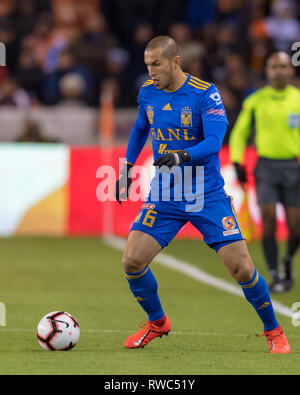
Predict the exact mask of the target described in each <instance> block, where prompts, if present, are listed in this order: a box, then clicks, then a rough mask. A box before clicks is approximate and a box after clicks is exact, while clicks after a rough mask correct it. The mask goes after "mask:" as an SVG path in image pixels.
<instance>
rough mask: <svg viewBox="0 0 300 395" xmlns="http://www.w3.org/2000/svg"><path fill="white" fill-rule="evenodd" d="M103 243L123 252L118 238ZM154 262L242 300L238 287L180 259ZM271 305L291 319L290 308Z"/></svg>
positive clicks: (161, 258) (162, 256) (160, 257)
mask: <svg viewBox="0 0 300 395" xmlns="http://www.w3.org/2000/svg"><path fill="white" fill-rule="evenodd" d="M103 241H104V243H105V244H107V245H108V246H110V247H113V248H115V249H118V250H121V251H122V250H123V249H124V246H125V240H124V239H121V238H118V237H108V238H104V239H103ZM154 262H157V263H160V264H161V265H163V266H166V267H168V268H170V269H173V270H176V271H178V272H180V273H183V274H185V275H186V276H188V277H191V278H193V279H194V280H197V281H199V282H202V283H204V284H207V285H210V286H211V287H214V288H217V289H219V290H222V291H225V292H227V293H230V294H233V295H236V296H240V297H243V298H244V294H243V291H242V290H241V288H240V287H239V286H238V285H234V284H230V283H229V282H228V281H225V280H222V279H220V278H218V277H215V276H213V275H211V274H208V273H206V272H204V271H203V270H201V269H199V268H197V267H196V266H193V265H191V264H189V263H187V262H185V261H182V260H181V259H178V258H175V257H172V256H170V255H167V254H164V253H160V254H158V255H157V257H156V258H155V259H154ZM272 304H273V307H274V310H275V311H276V312H277V313H278V314H281V315H283V316H285V317H288V318H292V316H293V314H294V312H293V311H292V309H291V308H289V307H287V306H285V305H284V304H282V303H281V302H277V301H275V300H274V299H272Z"/></svg>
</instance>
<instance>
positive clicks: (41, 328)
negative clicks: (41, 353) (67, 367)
mask: <svg viewBox="0 0 300 395" xmlns="http://www.w3.org/2000/svg"><path fill="white" fill-rule="evenodd" d="M79 337H80V329H79V325H78V322H77V321H76V319H75V318H74V317H72V316H71V314H69V313H66V312H63V311H53V312H52V313H49V314H46V315H45V317H43V318H42V319H41V321H40V322H39V324H38V327H37V338H38V342H39V344H40V345H41V347H42V348H44V349H45V350H47V351H68V350H71V349H72V348H74V347H75V346H76V344H77V342H78V340H79Z"/></svg>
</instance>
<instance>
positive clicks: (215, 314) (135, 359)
mask: <svg viewBox="0 0 300 395" xmlns="http://www.w3.org/2000/svg"><path fill="white" fill-rule="evenodd" d="M280 247H281V253H283V248H284V246H283V245H281V246H280ZM249 249H250V253H251V255H252V257H253V260H254V262H255V264H256V266H257V268H258V270H259V271H260V272H261V273H262V274H263V275H264V276H265V278H266V280H267V281H269V277H268V273H267V270H266V266H265V264H264V261H263V258H262V254H261V246H260V244H257V243H254V244H250V245H249ZM0 251H1V255H0V268H1V275H0V302H3V303H5V305H6V309H7V316H6V320H7V326H6V327H0V375H6V374H11V375H12V374H21V375H31V374H35V375H36V374H43V375H45V374H49V375H50V374H51V375H52V374H59V375H63V374H68V375H71V374H74V375H75V374H76V375H79V374H84V375H86V374H99V375H109V374H120V375H156V374H161V375H175V374H180V375H201V374H212V375H216V374H232V375H233V374H234V375H237V374H299V372H300V326H299V327H296V326H293V325H292V322H291V319H290V318H287V317H284V316H281V315H278V319H279V321H280V323H281V325H282V326H283V327H284V329H285V331H286V333H287V336H288V338H289V341H290V344H291V347H292V353H291V354H290V355H270V354H269V352H268V345H267V343H266V340H265V339H264V338H258V337H257V336H255V335H256V334H257V333H260V332H262V325H261V323H260V321H259V320H258V318H257V316H256V314H255V313H254V311H252V307H251V306H250V305H249V304H248V302H246V301H245V300H244V299H243V298H240V297H238V296H235V295H231V294H228V293H226V292H224V291H222V290H218V289H215V288H212V287H210V286H208V285H206V284H203V283H200V282H198V281H196V280H194V279H192V278H189V277H187V276H185V275H182V274H180V273H179V272H176V271H175V270H172V269H169V268H166V267H164V266H162V265H160V264H158V263H154V264H153V266H152V270H153V272H154V274H155V275H156V277H157V279H158V284H159V293H160V297H161V300H162V304H163V306H164V308H165V311H166V313H167V315H168V316H169V318H170V321H171V324H172V332H171V334H170V335H169V336H168V337H163V338H162V339H156V340H154V341H153V342H152V343H150V344H149V345H148V346H147V347H145V348H144V349H138V350H127V349H125V348H124V346H123V343H124V340H125V338H126V337H127V336H128V335H129V334H130V333H132V332H133V331H136V330H137V328H138V324H139V323H140V321H142V320H143V319H144V318H146V317H145V314H144V313H143V311H142V310H141V309H140V307H139V306H138V304H137V303H136V302H135V300H134V298H133V297H132V295H131V293H130V292H129V289H128V285H127V282H126V280H125V278H124V275H123V271H122V268H121V264H120V261H121V252H120V251H118V250H115V249H113V248H111V247H108V246H107V245H105V244H104V243H103V242H102V241H101V240H100V239H97V238H66V239H59V238H8V239H1V240H0ZM164 252H165V253H167V254H170V255H173V256H175V257H177V258H180V259H182V260H184V261H186V262H188V263H191V264H193V265H195V266H197V267H199V268H201V269H202V270H204V271H206V272H208V273H210V274H213V275H214V276H217V277H220V278H223V279H226V280H227V281H229V282H231V283H232V284H234V281H233V280H232V279H231V277H230V276H229V274H228V273H227V271H226V269H225V268H224V266H223V264H222V263H221V261H220V259H219V258H218V256H217V255H216V254H215V253H214V252H213V251H212V250H210V249H209V248H208V247H206V246H205V245H204V244H203V242H199V241H195V240H194V241H186V240H175V241H173V243H171V245H170V246H169V247H167V248H166V250H165V251H164ZM295 270H296V276H297V280H296V286H295V287H294V289H293V290H292V291H290V292H288V293H286V294H283V295H274V296H273V298H274V299H276V301H279V302H281V303H283V304H284V305H286V306H287V307H291V306H292V304H293V303H294V302H298V301H299V302H300V292H299V291H300V254H299V252H298V255H297V256H296V258H295ZM54 310H64V311H67V312H69V313H71V314H73V315H74V316H75V317H76V318H77V320H78V321H79V324H80V328H81V338H80V341H79V343H78V345H77V346H76V347H75V348H74V349H73V350H72V351H70V352H46V351H44V350H43V349H42V348H41V347H40V345H39V344H38V342H37V339H36V333H35V331H36V327H37V324H38V322H39V320H40V319H41V317H42V316H44V315H45V314H46V313H48V312H50V311H54Z"/></svg>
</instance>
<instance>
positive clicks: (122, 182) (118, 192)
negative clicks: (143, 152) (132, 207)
mask: <svg viewBox="0 0 300 395" xmlns="http://www.w3.org/2000/svg"><path fill="white" fill-rule="evenodd" d="M132 168H133V164H131V163H124V165H123V167H122V170H121V172H120V176H119V179H118V180H117V182H116V187H115V197H116V199H117V201H118V203H119V204H122V201H123V200H127V198H128V196H129V190H130V186H131V183H132V178H131V170H132ZM123 189H124V191H123V192H122V190H123Z"/></svg>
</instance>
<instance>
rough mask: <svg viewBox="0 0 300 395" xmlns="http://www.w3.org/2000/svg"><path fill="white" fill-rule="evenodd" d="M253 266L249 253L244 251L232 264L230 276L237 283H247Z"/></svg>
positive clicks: (251, 274) (252, 271)
mask: <svg viewBox="0 0 300 395" xmlns="http://www.w3.org/2000/svg"><path fill="white" fill-rule="evenodd" d="M254 270H255V269H254V266H253V263H252V260H251V258H250V256H249V254H247V253H244V254H241V255H240V256H239V257H237V258H236V262H234V264H233V265H232V272H231V274H232V276H233V278H234V279H235V280H236V281H237V282H239V283H247V282H249V281H250V280H251V278H252V276H253V273H254Z"/></svg>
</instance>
